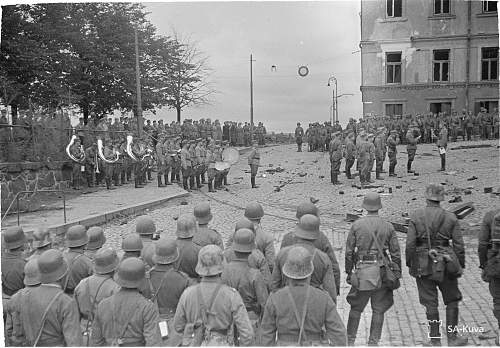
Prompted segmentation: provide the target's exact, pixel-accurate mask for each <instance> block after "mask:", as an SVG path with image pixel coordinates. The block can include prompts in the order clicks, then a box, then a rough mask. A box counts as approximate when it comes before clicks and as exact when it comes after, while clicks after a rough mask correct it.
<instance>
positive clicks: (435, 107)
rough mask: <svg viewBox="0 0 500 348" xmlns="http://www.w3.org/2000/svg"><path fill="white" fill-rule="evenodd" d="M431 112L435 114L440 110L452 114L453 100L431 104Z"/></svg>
mask: <svg viewBox="0 0 500 348" xmlns="http://www.w3.org/2000/svg"><path fill="white" fill-rule="evenodd" d="M429 109H430V112H431V113H433V114H439V113H440V112H443V113H446V114H447V115H450V114H451V102H438V103H431V104H430V108H429Z"/></svg>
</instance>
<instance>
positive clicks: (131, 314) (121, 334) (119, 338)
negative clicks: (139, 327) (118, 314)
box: [111, 301, 139, 340]
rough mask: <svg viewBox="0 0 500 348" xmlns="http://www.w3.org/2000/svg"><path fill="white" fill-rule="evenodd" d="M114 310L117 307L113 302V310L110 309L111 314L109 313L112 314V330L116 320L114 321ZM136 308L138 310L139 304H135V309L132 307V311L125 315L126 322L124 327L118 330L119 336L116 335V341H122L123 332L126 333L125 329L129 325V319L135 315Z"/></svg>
mask: <svg viewBox="0 0 500 348" xmlns="http://www.w3.org/2000/svg"><path fill="white" fill-rule="evenodd" d="M115 308H117V307H116V306H115V303H114V301H113V309H112V312H111V313H112V319H113V329H114V325H115V323H116V320H115ZM138 308H139V304H138V303H136V305H135V307H134V309H133V311H132V312H131V313H130V314H129V315H127V321H126V322H125V325H123V327H122V330H120V335H118V337H117V339H118V340H121V339H122V337H123V336H124V335H125V332H127V327H128V324H129V323H130V320H131V319H132V317H133V313H135V311H136V310H137V309H138ZM113 331H114V330H113Z"/></svg>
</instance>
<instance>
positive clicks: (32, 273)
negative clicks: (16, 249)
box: [24, 258, 41, 286]
mask: <svg viewBox="0 0 500 348" xmlns="http://www.w3.org/2000/svg"><path fill="white" fill-rule="evenodd" d="M40 283H41V281H40V270H39V269H38V261H37V259H36V258H34V259H31V260H29V261H28V262H26V264H25V265H24V285H26V286H35V285H38V284H40Z"/></svg>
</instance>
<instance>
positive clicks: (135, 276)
mask: <svg viewBox="0 0 500 348" xmlns="http://www.w3.org/2000/svg"><path fill="white" fill-rule="evenodd" d="M145 276H146V266H145V265H144V262H143V261H142V260H141V259H139V258H137V257H129V258H127V259H125V260H123V261H122V262H121V263H120V265H119V266H118V272H117V276H116V283H117V284H118V285H120V286H121V287H122V288H129V289H136V288H138V287H140V286H141V285H142V283H143V282H144V279H145Z"/></svg>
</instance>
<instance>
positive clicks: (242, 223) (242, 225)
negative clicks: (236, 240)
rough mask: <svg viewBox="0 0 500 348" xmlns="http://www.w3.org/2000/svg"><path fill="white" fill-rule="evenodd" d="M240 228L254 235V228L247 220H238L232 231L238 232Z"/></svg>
mask: <svg viewBox="0 0 500 348" xmlns="http://www.w3.org/2000/svg"><path fill="white" fill-rule="evenodd" d="M241 228H248V229H249V230H250V231H252V232H253V233H255V226H254V224H253V222H252V221H250V220H248V219H247V218H243V219H241V220H239V221H238V222H237V223H236V225H235V226H234V231H235V232H236V231H238V230H239V229H241Z"/></svg>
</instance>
